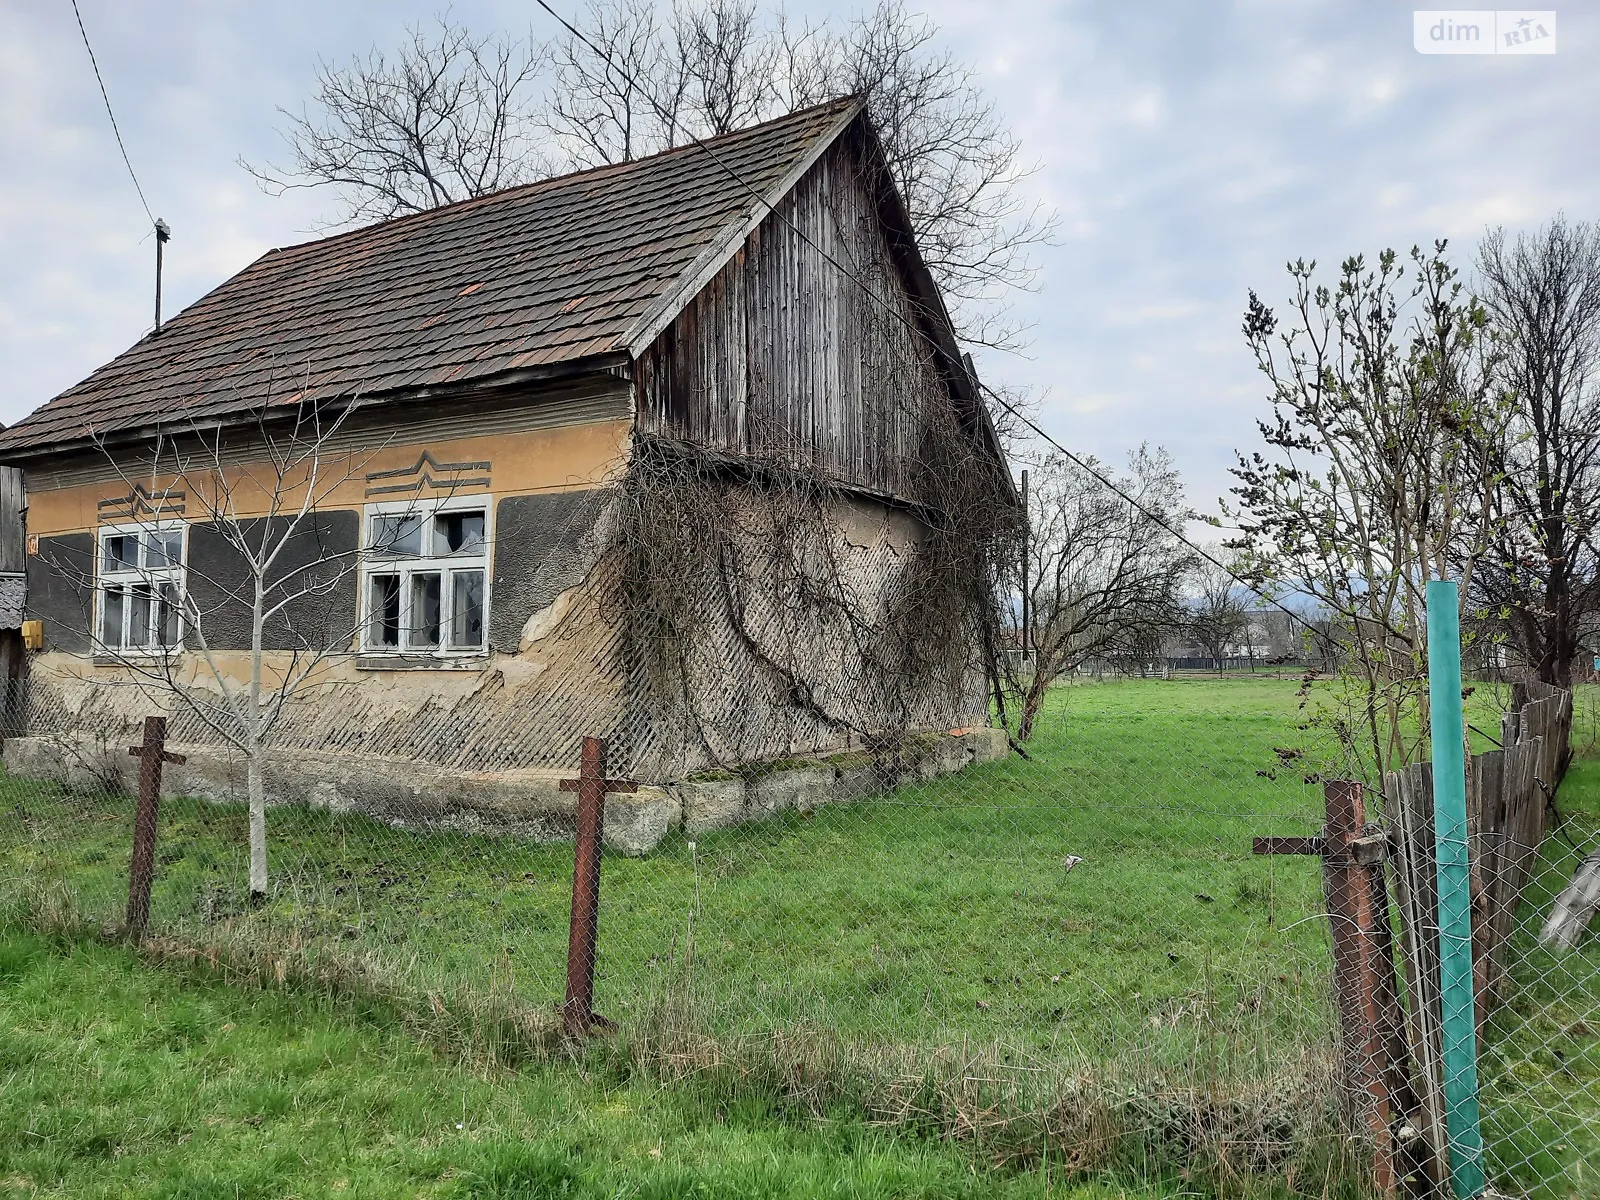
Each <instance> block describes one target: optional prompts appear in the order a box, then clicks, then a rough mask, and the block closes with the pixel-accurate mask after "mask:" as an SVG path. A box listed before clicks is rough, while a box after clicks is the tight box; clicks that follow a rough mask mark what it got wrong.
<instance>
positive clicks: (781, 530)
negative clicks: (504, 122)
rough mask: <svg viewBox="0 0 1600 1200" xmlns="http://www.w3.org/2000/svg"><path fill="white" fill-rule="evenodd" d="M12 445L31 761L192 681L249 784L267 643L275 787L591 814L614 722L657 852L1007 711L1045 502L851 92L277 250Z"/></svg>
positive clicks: (209, 749) (877, 772)
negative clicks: (1032, 514)
mask: <svg viewBox="0 0 1600 1200" xmlns="http://www.w3.org/2000/svg"><path fill="white" fill-rule="evenodd" d="M0 461H3V462H6V463H10V464H14V465H16V466H18V467H20V468H22V469H23V471H24V472H25V474H26V480H27V487H28V494H29V497H30V507H29V511H28V532H29V535H30V539H29V549H30V553H29V555H28V559H27V582H28V591H29V596H28V605H29V610H30V611H29V616H30V617H32V618H35V619H37V620H39V621H40V622H42V626H43V645H42V648H41V649H40V650H38V651H37V652H36V653H35V654H34V655H33V656H32V659H31V663H30V682H29V710H28V730H27V733H28V734H29V735H30V736H27V737H23V738H14V739H11V740H9V741H8V742H7V745H6V761H7V766H8V767H9V768H10V769H12V770H14V771H32V772H38V773H49V772H51V771H57V772H59V771H62V770H69V769H71V766H70V764H67V765H63V761H62V759H61V754H60V746H61V745H62V744H63V742H64V739H66V740H70V739H71V738H73V737H77V736H80V735H84V736H86V735H87V733H88V731H89V730H90V728H91V727H93V728H95V729H104V728H120V727H121V726H123V725H130V724H131V723H132V722H134V721H136V720H137V719H138V718H139V717H140V716H142V715H143V714H144V713H146V712H149V711H155V710H158V709H159V710H164V711H168V712H169V713H170V719H171V722H172V734H173V737H174V738H175V739H176V740H177V741H179V742H181V743H183V744H184V745H185V747H186V749H187V751H188V754H189V765H188V766H187V767H185V768H184V769H183V770H181V771H174V772H171V774H170V779H169V786H170V787H172V788H174V789H185V790H188V791H191V792H199V793H202V794H207V795H217V796H226V795H237V794H238V789H239V787H240V782H239V779H240V776H239V762H238V757H239V756H238V752H237V747H236V746H230V745H229V744H227V742H226V739H223V740H222V741H220V742H219V741H218V739H217V738H215V737H214V736H212V735H213V732H214V728H213V723H212V722H210V720H209V719H208V716H207V713H208V711H210V712H213V713H214V712H216V711H220V703H221V702H220V701H219V700H218V699H217V696H219V695H226V694H231V693H229V692H228V688H229V684H230V681H232V682H233V683H237V682H238V681H239V680H240V679H242V678H244V676H245V674H246V673H247V672H248V671H250V670H252V669H253V668H252V667H251V665H250V664H251V660H252V653H251V652H252V649H253V647H257V646H258V647H259V648H260V650H261V651H262V658H263V660H264V661H265V662H266V668H265V671H266V676H265V680H264V686H265V688H266V693H267V694H268V695H271V694H272V693H273V688H274V687H277V688H279V689H280V691H281V693H282V695H281V699H282V704H281V712H277V713H276V717H275V720H274V721H273V723H272V725H271V729H270V736H269V737H268V739H267V740H268V742H269V743H270V759H269V763H268V768H267V788H268V790H269V791H270V793H271V795H272V797H273V798H274V799H296V798H298V799H305V800H309V801H311V802H313V803H317V804H325V805H327V806H329V807H333V808H359V809H363V810H367V811H372V812H375V813H378V814H380V815H385V816H388V817H391V818H393V819H399V820H412V819H415V820H424V819H426V820H433V821H442V822H447V823H455V824H460V825H464V826H468V827H474V828H478V827H492V828H505V829H508V830H512V831H523V832H527V833H530V834H533V835H543V834H546V833H549V834H552V835H554V834H558V833H559V831H560V828H561V826H562V823H563V821H564V820H569V818H567V817H566V814H567V813H568V812H569V811H570V810H569V805H570V802H571V798H570V796H568V795H564V794H563V793H561V792H559V791H558V790H557V788H556V786H555V781H556V780H558V779H559V778H560V777H561V776H562V775H564V774H570V773H571V769H572V764H573V763H574V762H575V761H576V756H577V745H578V741H579V739H580V738H581V737H582V736H583V735H585V734H595V735H601V736H605V737H607V738H608V739H610V741H611V743H612V746H613V759H612V765H613V770H614V771H616V770H619V769H620V770H624V771H628V772H631V773H632V774H634V775H635V776H636V777H638V778H640V779H641V780H643V781H645V782H646V783H648V784H650V785H651V786H648V787H644V788H642V789H641V790H640V792H639V793H638V794H637V796H635V797H633V798H631V799H628V800H626V801H622V800H619V801H618V802H617V803H616V804H614V805H613V806H612V810H611V813H610V815H608V835H609V836H611V837H612V838H613V839H614V840H615V841H616V842H618V843H619V844H622V845H624V846H627V847H630V848H635V849H644V848H648V847H649V846H650V845H653V844H654V842H655V841H657V840H659V838H660V837H661V836H664V834H665V833H666V832H668V831H669V830H671V829H672V828H674V827H677V826H680V825H682V826H685V827H687V828H689V829H691V830H694V829H699V828H705V827H707V826H711V825H717V824H723V823H728V822H733V821H738V820H742V819H745V818H746V817H747V816H749V815H751V814H753V813H756V812H759V811H760V810H762V809H763V808H772V807H782V806H784V805H787V804H809V803H818V802H822V801H826V800H828V799H830V798H835V797H841V796H845V795H857V794H861V793H862V792H864V791H870V790H872V789H873V788H874V787H879V786H882V785H883V784H884V782H885V780H886V779H888V780H889V781H890V782H892V781H893V780H894V779H896V778H900V777H903V776H904V775H906V774H908V773H909V774H918V773H920V774H928V773H932V772H937V771H944V770H950V769H956V768H959V767H960V766H961V765H963V764H964V763H966V762H969V761H971V760H972V759H974V758H977V757H989V756H992V755H994V754H997V753H1002V752H1003V750H1004V745H1005V742H1004V737H1003V734H1002V733H1000V732H999V731H995V730H990V729H988V728H987V726H988V724H989V721H988V697H987V691H986V687H987V684H986V680H987V677H988V663H987V660H986V654H987V653H988V651H987V650H986V647H985V629H986V626H985V620H986V615H987V614H986V612H985V609H986V605H987V604H988V602H989V596H990V594H991V593H990V591H989V583H990V580H989V576H988V575H987V574H986V572H987V570H988V567H989V566H990V557H991V556H992V554H993V552H994V546H995V545H996V544H997V541H998V540H1000V539H1003V537H1004V536H1005V530H1006V529H1007V527H1008V526H1009V525H1010V524H1012V523H1014V518H1015V498H1014V495H1013V493H1012V492H1011V490H1010V477H1009V473H1008V471H1007V469H1006V467H1005V464H1004V460H1003V457H1002V456H1001V454H1000V452H999V448H998V446H997V443H996V440H995V437H994V432H993V428H992V426H991V425H990V423H989V420H988V416H987V413H986V410H985V408H984V406H983V404H982V403H981V401H980V400H979V397H978V395H977V392H976V387H975V380H974V378H973V376H972V371H971V364H970V360H967V359H965V358H964V356H963V355H962V354H961V353H960V351H959V348H958V346H957V344H956V340H955V337H954V334H953V332H952V329H951V325H950V322H949V318H948V316H947V314H946V312H945V308H944V305H943V303H942V301H941V299H940V296H939V294H938V291H937V289H936V287H935V286H934V284H933V281H932V279H931V277H930V276H929V273H928V271H927V269H926V268H925V266H924V265H923V263H922V260H921V259H920V257H919V255H918V252H917V248H916V245H915V243H914V240H913V238H912V236H911V231H910V228H909V225H908V223H907V220H906V216H905V211H904V208H903V205H902V204H901V202H900V200H899V197H898V195H897V194H896V192H895V189H894V187H893V185H892V183H891V181H890V177H889V175H888V172H887V170H886V168H885V164H884V160H883V157H882V151H881V149H880V147H879V144H878V142H877V139H876V136H875V134H874V133H873V130H872V129H871V126H870V123H869V122H868V121H867V119H866V117H865V116H864V114H863V112H862V109H861V106H860V105H859V104H858V103H855V102H852V101H842V102H837V103H833V104H828V105H823V106H820V107H816V108H812V109H808V110H804V111H801V112H798V113H795V114H792V115H790V116H788V117H785V118H782V119H780V120H777V121H773V122H770V123H768V124H765V125H761V126H758V127H754V128H751V129H748V130H744V131H742V132H738V133H734V134H729V135H727V136H724V137H721V138H718V139H716V140H714V141H713V142H711V143H708V144H707V145H705V146H692V147H685V148H681V149H677V150H673V151H669V152H667V153H664V154H660V155H657V156H654V157H651V158H647V159H642V160H638V161H635V162H631V163H626V164H621V165H616V166H610V167H603V168H599V169H596V170H591V171H586V172H580V173H577V174H573V175H568V176H564V177H560V178H555V179H549V180H545V181H543V182H539V183H535V184H531V185H527V186H524V187H519V188H514V189H511V190H508V191H504V192H500V193H497V194H494V195H490V196H486V197H482V198H479V199H474V200H469V201H465V202H462V203H458V204H454V205H450V206H447V207H444V208H439V209H435V210H433V211H430V212H426V213H422V214H418V215H414V216H408V217H403V218H400V219H396V220H392V221H388V222H385V223H382V224H378V225H374V226H371V227H367V228H363V229H358V230H355V231H352V232H348V233H343V234H338V235H335V236H331V237H327V238H324V239H321V240H318V241H313V242H309V243H306V244H303V245H299V246H292V247H288V248H285V249H279V250H274V251H271V252H269V253H267V254H266V255H264V256H262V257H261V258H260V259H259V260H257V261H256V262H254V263H252V264H251V265H250V266H249V267H247V268H245V269H244V270H243V271H241V272H240V273H239V274H238V275H236V276H234V277H233V278H232V279H229V280H228V281H227V282H225V283H223V284H222V285H221V286H220V287H218V288H216V289H215V290H214V291H212V292H211V293H210V294H208V295H206V296H205V297H203V298H202V299H201V300H199V301H198V302H196V303H195V304H194V305H192V306H191V307H189V308H188V309H186V310H185V311H184V312H182V313H181V314H180V315H178V316H177V317H176V318H175V319H173V320H172V321H170V322H169V323H168V324H167V325H166V326H164V327H163V328H161V329H160V330H159V331H158V332H156V333H153V334H151V335H148V336H146V337H145V338H144V339H143V340H141V341H140V342H139V343H138V344H136V345H135V346H133V347H132V348H131V349H129V350H127V351H126V352H125V353H123V354H121V355H119V356H118V357H117V358H115V359H114V360H112V361H111V362H110V363H108V364H106V365H105V366H104V367H102V368H100V369H99V370H98V371H96V372H95V373H94V374H92V375H91V376H90V377H89V378H88V379H86V380H84V381H83V382H82V383H81V384H79V385H77V386H76V387H73V388H71V389H69V390H68V391H66V392H64V393H62V394H61V395H60V396H57V397H56V398H55V399H53V400H51V401H50V402H49V403H48V404H45V405H44V406H43V407H41V408H40V409H38V410H37V411H36V412H34V413H33V414H31V415H30V416H28V417H27V418H25V419H24V420H22V421H20V422H18V423H17V424H16V425H14V426H13V427H12V428H10V429H9V430H6V431H5V432H3V433H0ZM285 530H288V531H289V532H288V533H287V534H286V535H285V536H284V537H283V540H282V543H281V545H282V548H283V552H282V554H281V555H278V556H276V557H274V560H273V562H272V563H271V564H270V567H269V569H266V570H265V571H262V570H257V569H256V568H255V567H254V566H252V565H251V563H252V562H253V560H251V559H250V554H251V553H252V552H253V551H252V547H260V546H262V545H265V544H267V543H269V542H271V541H272V539H273V538H274V537H275V536H277V535H278V534H279V533H283V531H285ZM269 557H270V556H269ZM258 585H259V586H258ZM253 588H254V589H255V591H256V592H259V591H260V590H261V589H262V588H265V589H266V592H265V602H264V603H258V604H255V605H254V607H252V595H253V594H254V593H253V590H252V589H253ZM253 614H256V615H257V616H259V618H260V619H253ZM291 681H292V683H293V686H292V687H291V686H290V682H291ZM291 692H292V694H290V693H291ZM208 704H209V705H211V706H212V708H211V709H210V710H208V708H207V705H208ZM952 731H954V732H952ZM841 754H843V755H845V757H840V755H841ZM830 756H832V757H830ZM775 760H784V761H786V762H789V763H791V764H793V763H795V762H796V760H798V762H799V765H798V766H794V767H793V769H792V770H790V771H789V773H788V775H787V776H783V773H781V772H780V773H779V775H780V776H783V778H776V777H774V776H773V775H772V774H771V773H768V774H766V775H764V776H763V777H762V779H761V780H760V781H756V780H754V779H751V780H746V779H745V778H744V776H743V775H742V774H741V770H742V769H743V768H745V767H747V766H748V765H749V764H752V763H761V762H769V763H770V762H772V761H775ZM719 768H720V769H719ZM729 768H734V769H733V770H732V771H730V770H729ZM784 779H788V782H787V783H785V782H783V780H784Z"/></svg>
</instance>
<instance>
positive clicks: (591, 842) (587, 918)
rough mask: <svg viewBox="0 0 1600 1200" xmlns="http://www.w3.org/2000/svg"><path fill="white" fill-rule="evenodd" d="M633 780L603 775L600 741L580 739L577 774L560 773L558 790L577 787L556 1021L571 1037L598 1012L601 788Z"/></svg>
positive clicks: (626, 785) (622, 786) (627, 787)
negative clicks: (563, 992) (562, 990)
mask: <svg viewBox="0 0 1600 1200" xmlns="http://www.w3.org/2000/svg"><path fill="white" fill-rule="evenodd" d="M638 786H639V785H638V784H637V783H634V782H632V781H631V780H626V779H607V778H606V744H605V742H604V740H602V739H601V738H592V737H586V738H584V739H583V760H582V763H581V766H580V768H579V771H578V778H576V779H563V780H562V781H561V790H562V791H564V792H577V793H578V812H577V822H576V839H575V843H576V844H575V845H574V848H573V862H572V920H571V923H570V924H569V925H568V927H567V997H566V1002H565V1003H563V1004H562V1006H561V1021H562V1025H563V1027H564V1028H565V1029H566V1032H567V1034H568V1035H569V1036H571V1037H581V1036H583V1035H585V1034H587V1033H588V1032H589V1031H590V1030H591V1029H592V1028H594V1027H595V1026H596V1025H597V1024H600V1023H602V1020H603V1019H602V1018H600V1017H598V1016H596V1014H595V1011H594V969H595V959H596V956H597V955H598V954H599V947H600V841H601V837H602V835H603V834H604V831H605V805H606V793H607V792H632V791H636V790H637V789H638Z"/></svg>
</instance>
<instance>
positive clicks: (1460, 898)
mask: <svg viewBox="0 0 1600 1200" xmlns="http://www.w3.org/2000/svg"><path fill="white" fill-rule="evenodd" d="M1458 604H1459V596H1458V595H1457V591H1456V585H1455V584H1454V583H1452V582H1451V581H1449V580H1444V579H1438V580H1431V581H1429V583H1428V712H1429V714H1430V715H1429V725H1430V730H1429V732H1430V737H1431V741H1432V744H1433V822H1434V846H1435V861H1436V863H1437V866H1438V875H1439V914H1438V916H1439V1008H1440V1012H1441V1015H1442V1018H1443V1026H1444V1028H1443V1037H1442V1041H1443V1047H1442V1049H1443V1056H1444V1102H1445V1127H1446V1131H1447V1133H1448V1135H1449V1138H1450V1178H1451V1182H1452V1184H1453V1185H1454V1188H1455V1194H1456V1196H1457V1198H1458V1200H1472V1198H1473V1197H1476V1196H1480V1195H1482V1194H1483V1190H1484V1176H1483V1133H1482V1131H1481V1130H1480V1129H1479V1127H1478V1036H1477V1016H1476V1014H1475V1013H1474V1011H1473V995H1472V893H1471V885H1470V882H1469V876H1468V865H1467V771H1466V749H1465V746H1464V736H1465V729H1466V726H1465V725H1464V724H1463V722H1462V714H1461V621H1460V616H1459V608H1458Z"/></svg>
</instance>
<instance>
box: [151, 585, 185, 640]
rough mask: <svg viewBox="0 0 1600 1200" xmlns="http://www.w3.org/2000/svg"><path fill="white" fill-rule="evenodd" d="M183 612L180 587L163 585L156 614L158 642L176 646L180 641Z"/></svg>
mask: <svg viewBox="0 0 1600 1200" xmlns="http://www.w3.org/2000/svg"><path fill="white" fill-rule="evenodd" d="M180 616H181V610H180V608H179V605H178V585H177V584H175V583H163V584H162V585H161V590H160V594H159V596H158V608H157V612H156V641H157V643H158V644H160V645H162V646H176V645H177V644H178V641H179V633H180V629H181V625H180V623H179V620H180Z"/></svg>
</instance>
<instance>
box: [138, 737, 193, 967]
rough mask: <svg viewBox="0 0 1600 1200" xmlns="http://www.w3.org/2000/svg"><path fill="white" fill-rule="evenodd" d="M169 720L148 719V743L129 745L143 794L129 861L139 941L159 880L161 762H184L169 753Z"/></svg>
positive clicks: (146, 741) (148, 922) (148, 916)
mask: <svg viewBox="0 0 1600 1200" xmlns="http://www.w3.org/2000/svg"><path fill="white" fill-rule="evenodd" d="M166 743H167V719H166V718H165V717H146V718H145V719H144V742H143V743H142V744H140V745H138V746H129V747H128V753H129V754H131V755H133V756H134V757H135V758H137V759H138V760H139V796H138V799H137V800H136V801H135V802H134V810H133V857H132V858H131V859H130V860H129V864H128V916H127V929H128V936H129V937H131V938H133V939H135V940H138V939H139V938H142V937H143V936H144V931H145V930H146V929H148V928H149V926H150V886H151V884H152V882H153V881H154V879H155V864H156V814H157V810H158V808H159V807H160V804H161V764H162V763H164V762H170V763H181V762H184V761H185V759H184V756H183V755H181V754H168V753H167V751H166Z"/></svg>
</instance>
